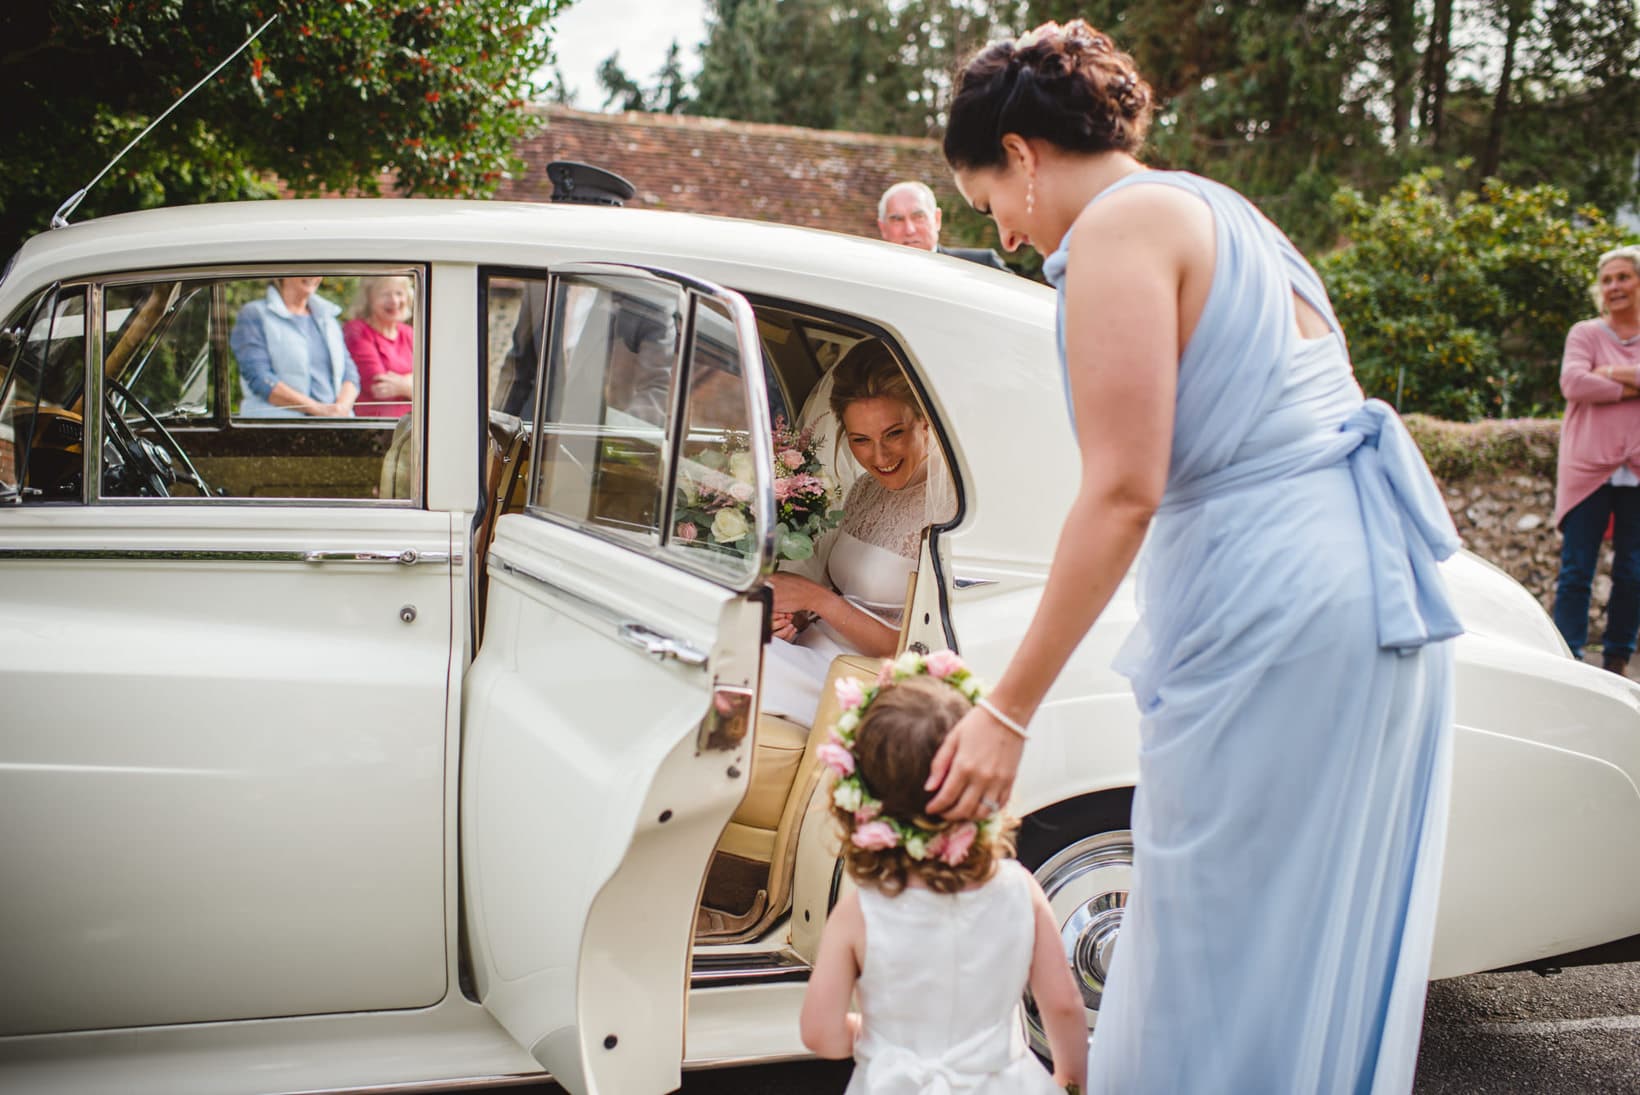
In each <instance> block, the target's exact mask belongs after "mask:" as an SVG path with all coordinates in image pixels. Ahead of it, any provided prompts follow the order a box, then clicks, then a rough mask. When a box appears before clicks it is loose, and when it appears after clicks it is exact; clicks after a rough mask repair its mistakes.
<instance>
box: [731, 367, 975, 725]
mask: <svg viewBox="0 0 1640 1095" xmlns="http://www.w3.org/2000/svg"><path fill="white" fill-rule="evenodd" d="M833 374H834V378H835V379H834V381H833V384H832V389H831V411H832V414H834V415H835V416H836V418H837V421H838V423H839V427H840V432H841V433H842V435H843V437H844V439H845V440H846V441H847V443H848V448H849V452H850V453H852V454H853V456H854V459H855V460H856V461H857V462H858V463H859V464H860V466H861V467H862V468H864V469H865V471H866V473H867V474H865V475H862V476H861V477H860V478H859V479H857V480H856V481H855V483H854V485H853V486H852V487H850V488H849V492H848V498H847V500H846V502H845V503H844V506H843V512H844V517H843V523H842V525H841V526H840V527H838V528H837V529H836V530H835V531H833V532H832V533H831V534H830V535H829V536H828V537H827V538H826V542H825V543H824V544H823V548H824V549H825V552H826V553H825V555H824V560H825V561H824V565H823V567H822V568H821V570H820V578H821V580H820V581H814V580H812V579H810V578H807V577H804V576H803V575H800V574H796V573H791V572H784V571H783V572H777V573H775V574H771V575H770V576H769V579H768V580H769V585H770V587H771V588H772V589H773V590H774V621H773V631H774V636H775V641H774V642H772V643H770V644H769V649H768V657H767V658H765V659H764V665H763V700H762V705H761V706H762V709H763V710H764V711H766V712H769V713H771V714H780V715H784V716H785V717H787V718H789V719H792V720H793V721H796V722H800V723H802V724H804V725H805V726H807V725H810V724H812V723H813V721H814V713H815V709H816V708H817V707H818V706H819V702H820V688H821V685H822V684H823V683H824V681H825V679H826V672H827V670H828V669H829V668H830V666H831V660H832V659H833V658H834V657H836V656H837V655H839V654H851V653H858V654H869V655H871V656H873V657H889V656H891V655H893V653H894V648H895V646H896V645H897V643H898V641H899V634H900V614H901V612H902V610H903V608H904V605H905V594H906V584H907V581H908V580H909V578H910V575H911V573H912V571H913V570H915V569H916V566H917V553H918V550H919V547H920V544H921V540H922V531H923V529H924V528H925V527H926V526H928V525H929V524H931V523H935V522H937V521H939V520H943V519H945V518H946V517H947V516H948V514H937V513H934V512H932V510H933V509H934V508H936V507H931V505H930V493H929V484H928V480H929V470H930V464H931V461H930V451H931V446H930V444H929V437H928V420H927V419H926V418H925V417H924V416H923V413H922V409H921V408H920V407H919V406H918V404H917V397H916V395H915V394H914V393H913V392H912V390H911V383H910V382H909V381H908V380H907V379H906V377H905V374H904V373H903V372H902V371H901V370H900V366H899V363H898V362H896V361H895V359H894V355H893V354H892V353H891V352H890V351H889V349H888V346H887V345H886V344H884V343H883V342H881V341H878V340H877V339H868V340H866V341H865V342H861V343H859V344H857V345H856V346H854V347H853V348H852V349H850V350H849V352H848V353H847V354H845V355H844V356H843V359H842V360H841V361H839V362H838V363H837V366H836V368H835V369H834V370H833ZM933 461H934V462H938V461H939V455H938V453H937V451H936V452H934V454H933Z"/></svg>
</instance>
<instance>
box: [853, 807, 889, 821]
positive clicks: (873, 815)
mask: <svg viewBox="0 0 1640 1095" xmlns="http://www.w3.org/2000/svg"><path fill="white" fill-rule="evenodd" d="M882 812H883V804H882V803H880V802H868V803H866V804H865V805H863V806H861V807H860V808H859V809H858V810H856V811H854V823H855V824H856V825H864V824H865V823H866V822H868V821H874V820H876V819H877V818H878V817H879V816H880V815H881V814H882Z"/></svg>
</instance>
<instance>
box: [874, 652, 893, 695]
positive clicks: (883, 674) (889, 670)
mask: <svg viewBox="0 0 1640 1095" xmlns="http://www.w3.org/2000/svg"><path fill="white" fill-rule="evenodd" d="M893 681H894V659H893V658H884V659H883V667H882V668H881V669H879V670H877V687H878V688H881V687H883V686H884V685H886V684H892V683H893Z"/></svg>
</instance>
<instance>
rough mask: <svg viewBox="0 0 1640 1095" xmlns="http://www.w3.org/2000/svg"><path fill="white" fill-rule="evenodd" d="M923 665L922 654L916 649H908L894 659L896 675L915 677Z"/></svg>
mask: <svg viewBox="0 0 1640 1095" xmlns="http://www.w3.org/2000/svg"><path fill="white" fill-rule="evenodd" d="M922 667H923V658H922V655H921V654H919V653H917V652H916V651H915V650H907V651H906V652H905V653H904V654H901V655H900V656H899V657H898V658H895V659H894V674H895V676H906V677H915V676H916V675H917V673H918V671H919V670H921V669H922Z"/></svg>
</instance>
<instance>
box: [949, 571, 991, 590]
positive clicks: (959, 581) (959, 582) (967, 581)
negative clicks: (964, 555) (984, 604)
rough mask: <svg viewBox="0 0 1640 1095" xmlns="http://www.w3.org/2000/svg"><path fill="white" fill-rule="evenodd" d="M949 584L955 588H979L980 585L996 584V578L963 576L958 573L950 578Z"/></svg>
mask: <svg viewBox="0 0 1640 1095" xmlns="http://www.w3.org/2000/svg"><path fill="white" fill-rule="evenodd" d="M951 584H952V585H953V586H954V587H956V588H957V589H979V588H981V587H982V586H994V585H996V584H997V580H996V579H995V578H964V577H963V576H962V575H960V574H959V575H957V576H956V577H954V578H952V579H951Z"/></svg>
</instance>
